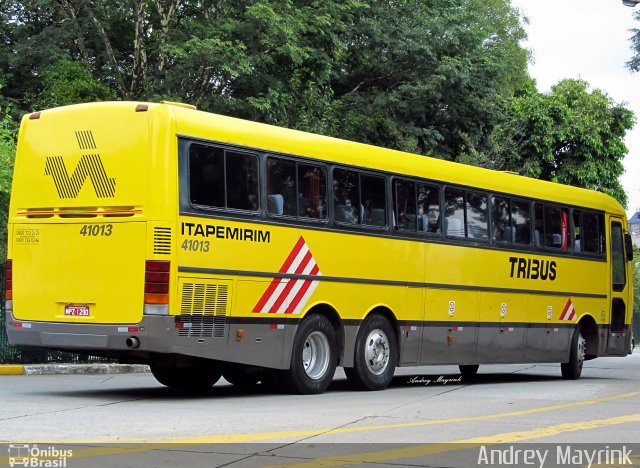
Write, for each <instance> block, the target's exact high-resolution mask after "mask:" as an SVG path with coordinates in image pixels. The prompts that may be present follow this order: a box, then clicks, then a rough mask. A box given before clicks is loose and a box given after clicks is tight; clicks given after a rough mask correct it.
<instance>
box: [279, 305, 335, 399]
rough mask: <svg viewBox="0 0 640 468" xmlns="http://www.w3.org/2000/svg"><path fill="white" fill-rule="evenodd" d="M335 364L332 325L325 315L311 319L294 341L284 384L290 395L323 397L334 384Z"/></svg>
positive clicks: (301, 325) (299, 330) (306, 320)
mask: <svg viewBox="0 0 640 468" xmlns="http://www.w3.org/2000/svg"><path fill="white" fill-rule="evenodd" d="M336 364H337V345H336V332H335V330H334V329H333V325H331V322H330V321H329V320H328V319H327V318H326V317H324V316H322V315H311V316H309V317H307V318H305V319H304V320H303V321H302V323H301V324H300V326H299V327H298V330H297V332H296V337H295V338H294V340H293V350H292V352H291V367H290V368H289V369H288V370H285V371H281V376H282V381H281V384H282V386H283V388H284V389H285V390H286V391H289V392H291V393H298V394H305V395H309V394H313V393H322V392H324V391H325V390H326V389H327V387H329V384H330V383H331V381H332V380H333V375H334V374H335V371H336Z"/></svg>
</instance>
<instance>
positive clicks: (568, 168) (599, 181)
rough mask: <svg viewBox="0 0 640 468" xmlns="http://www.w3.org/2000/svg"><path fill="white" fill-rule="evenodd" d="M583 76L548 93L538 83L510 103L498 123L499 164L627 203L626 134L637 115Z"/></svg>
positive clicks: (562, 83)
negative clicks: (624, 183)
mask: <svg viewBox="0 0 640 468" xmlns="http://www.w3.org/2000/svg"><path fill="white" fill-rule="evenodd" d="M588 88H589V85H588V83H586V82H585V81H582V80H563V81H561V82H560V83H558V84H557V85H555V86H554V87H553V88H552V89H551V92H550V93H548V94H540V93H539V92H538V91H536V90H535V87H534V84H533V82H531V83H529V85H528V86H527V87H526V88H525V89H524V90H523V92H522V93H521V94H520V95H518V96H516V97H515V98H514V99H512V100H511V102H510V107H509V108H508V109H507V110H508V114H507V115H508V118H507V119H505V122H504V123H503V124H502V125H500V126H498V127H496V129H495V131H494V134H493V139H494V143H495V155H496V158H495V164H496V166H497V167H499V168H502V169H507V170H511V171H516V172H519V173H521V174H523V175H526V176H530V177H535V178H540V179H544V180H551V181H554V182H560V183H563V184H568V185H575V186H578V187H585V188H589V189H593V190H600V191H602V192H605V193H608V194H609V195H612V196H613V197H615V198H616V199H618V201H620V203H622V205H625V206H626V202H627V195H626V194H625V192H624V190H623V188H622V185H621V183H620V180H619V178H620V176H621V175H622V173H623V172H624V167H623V165H622V160H623V159H624V157H625V155H626V154H627V151H628V150H627V147H626V146H625V144H624V137H625V134H626V132H627V131H628V130H630V129H631V128H632V127H633V125H634V124H635V117H634V115H633V113H632V112H631V111H630V110H629V109H627V108H625V107H624V106H623V105H622V104H618V103H615V102H614V101H613V100H612V99H611V98H610V97H609V96H608V95H607V94H606V93H604V92H603V91H601V90H599V89H595V90H593V91H591V92H589V89H588Z"/></svg>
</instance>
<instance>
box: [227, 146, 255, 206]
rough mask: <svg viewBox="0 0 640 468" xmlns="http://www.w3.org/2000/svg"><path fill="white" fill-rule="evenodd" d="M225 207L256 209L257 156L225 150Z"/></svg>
mask: <svg viewBox="0 0 640 468" xmlns="http://www.w3.org/2000/svg"><path fill="white" fill-rule="evenodd" d="M225 167H226V187H227V208H234V209H238V210H246V211H256V210H257V209H258V207H259V203H258V158H257V157H256V156H254V155H251V154H244V153H237V152H235V151H225Z"/></svg>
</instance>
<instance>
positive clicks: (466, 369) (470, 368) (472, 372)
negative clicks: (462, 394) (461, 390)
mask: <svg viewBox="0 0 640 468" xmlns="http://www.w3.org/2000/svg"><path fill="white" fill-rule="evenodd" d="M479 368H480V366H479V365H478V364H461V365H459V366H458V369H460V375H461V376H462V378H463V379H470V378H473V377H475V376H476V374H477V373H478V369H479Z"/></svg>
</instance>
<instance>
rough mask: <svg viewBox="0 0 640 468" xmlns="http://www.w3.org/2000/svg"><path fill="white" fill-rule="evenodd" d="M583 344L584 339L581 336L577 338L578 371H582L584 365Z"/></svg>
mask: <svg viewBox="0 0 640 468" xmlns="http://www.w3.org/2000/svg"><path fill="white" fill-rule="evenodd" d="M584 343H585V339H584V338H583V337H582V335H580V336H578V356H577V357H578V369H582V364H584V354H585V351H584V347H585V346H584Z"/></svg>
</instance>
